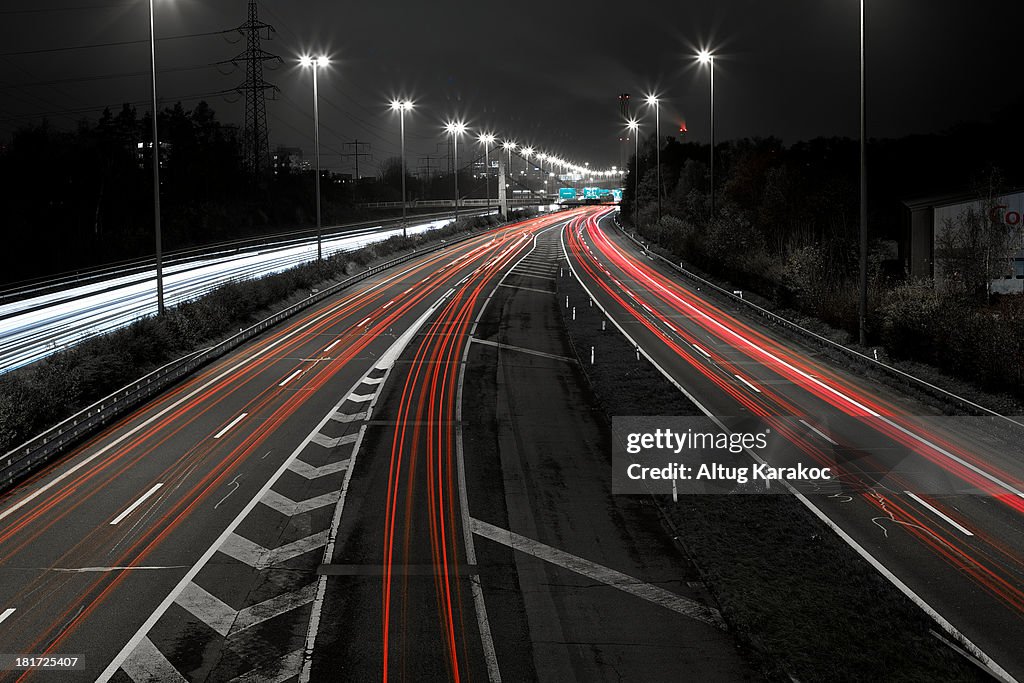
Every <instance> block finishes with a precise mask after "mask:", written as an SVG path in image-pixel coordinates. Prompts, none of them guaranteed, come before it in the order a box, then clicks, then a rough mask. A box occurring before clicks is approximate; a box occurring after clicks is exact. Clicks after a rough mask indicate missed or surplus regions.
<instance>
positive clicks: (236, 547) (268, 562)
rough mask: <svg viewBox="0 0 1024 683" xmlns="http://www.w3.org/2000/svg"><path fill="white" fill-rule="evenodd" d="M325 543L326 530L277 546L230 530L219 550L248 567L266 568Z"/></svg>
mask: <svg viewBox="0 0 1024 683" xmlns="http://www.w3.org/2000/svg"><path fill="white" fill-rule="evenodd" d="M326 543H327V532H326V531H321V532H320V533H317V534H313V535H312V536H306V537H305V538H300V539H299V540H297V541H292V542H291V543H287V544H285V545H282V546H279V547H277V548H264V547H263V546H262V545H260V544H259V543H255V542H253V541H250V540H249V539H248V538H245V537H244V536H239V535H238V534H236V533H234V532H232V534H231V535H230V536H228V538H227V540H226V541H224V545H222V546H221V547H220V548H219V550H220V552H222V553H224V554H225V555H228V556H230V557H233V558H235V559H236V560H238V561H239V562H243V563H245V564H247V565H249V566H250V567H255V568H256V569H266V568H267V567H270V566H272V565H275V564H280V563H281V562H285V561H287V560H290V559H292V558H293V557H298V556H299V555H302V554H303V553H308V552H309V551H311V550H314V549H316V548H320V547H323V546H324V545H326Z"/></svg>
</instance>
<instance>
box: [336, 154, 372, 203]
mask: <svg viewBox="0 0 1024 683" xmlns="http://www.w3.org/2000/svg"><path fill="white" fill-rule="evenodd" d="M342 147H351V148H352V149H353V150H354V151H352V152H345V153H343V154H342V155H341V158H342V159H346V158H348V157H353V158H354V159H355V160H356V172H355V177H354V178H353V179H352V181H353V182H352V198H353V200H356V201H358V199H359V157H368V156H372V155H371V154H370V152H360V151H359V150H360V149H362V148H363V147H370V143H369V142H359V140H353V141H352V142H344V143H342Z"/></svg>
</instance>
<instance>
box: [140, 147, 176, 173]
mask: <svg viewBox="0 0 1024 683" xmlns="http://www.w3.org/2000/svg"><path fill="white" fill-rule="evenodd" d="M170 149H171V143H169V142H161V143H160V168H167V153H168V152H169V151H170ZM152 158H153V141H152V140H150V141H149V142H137V143H135V163H136V164H138V166H139V168H145V167H146V166H147V165H148V164H149V162H150V160H151V159H152Z"/></svg>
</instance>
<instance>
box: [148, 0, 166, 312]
mask: <svg viewBox="0 0 1024 683" xmlns="http://www.w3.org/2000/svg"><path fill="white" fill-rule="evenodd" d="M149 69H150V81H151V83H152V86H153V227H154V232H155V238H156V313H157V315H163V314H164V259H163V240H162V239H161V236H160V139H159V136H158V135H157V130H156V38H155V36H154V27H153V0H149Z"/></svg>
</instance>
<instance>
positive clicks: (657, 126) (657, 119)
mask: <svg viewBox="0 0 1024 683" xmlns="http://www.w3.org/2000/svg"><path fill="white" fill-rule="evenodd" d="M647 104H648V106H651V107H654V139H655V147H654V150H655V156H654V163H655V165H656V167H657V178H658V221H659V222H660V221H661V106H660V105H659V103H658V98H657V97H655V96H654V95H648V96H647Z"/></svg>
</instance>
